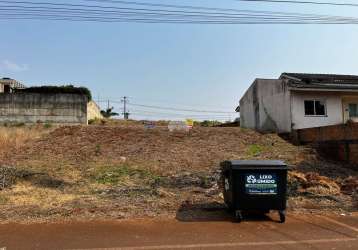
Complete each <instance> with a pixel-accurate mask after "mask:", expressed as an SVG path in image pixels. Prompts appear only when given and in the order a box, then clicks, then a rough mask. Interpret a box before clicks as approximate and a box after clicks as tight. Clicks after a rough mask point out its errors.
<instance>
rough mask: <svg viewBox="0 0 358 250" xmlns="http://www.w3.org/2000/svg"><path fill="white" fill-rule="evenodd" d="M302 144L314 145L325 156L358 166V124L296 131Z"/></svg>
mask: <svg viewBox="0 0 358 250" xmlns="http://www.w3.org/2000/svg"><path fill="white" fill-rule="evenodd" d="M295 132H296V138H297V139H298V141H299V142H300V143H309V144H313V145H314V146H315V147H316V149H317V151H318V152H319V153H320V154H322V155H323V156H325V157H327V158H330V159H333V160H338V161H344V162H348V163H351V164H354V165H358V123H350V124H342V125H334V126H325V127H318V128H307V129H300V130H297V131H295Z"/></svg>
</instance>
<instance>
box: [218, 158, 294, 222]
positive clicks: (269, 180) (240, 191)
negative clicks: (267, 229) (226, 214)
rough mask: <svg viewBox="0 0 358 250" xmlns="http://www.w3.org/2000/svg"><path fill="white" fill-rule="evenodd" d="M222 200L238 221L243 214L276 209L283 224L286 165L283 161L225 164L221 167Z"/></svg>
mask: <svg viewBox="0 0 358 250" xmlns="http://www.w3.org/2000/svg"><path fill="white" fill-rule="evenodd" d="M220 165H221V169H222V177H223V178H222V181H223V183H222V184H223V187H224V192H223V193H224V199H225V203H226V204H227V206H228V208H229V209H230V210H231V211H233V212H235V217H236V219H237V221H239V222H240V221H241V220H242V219H243V217H242V211H260V212H263V213H268V212H269V211H270V210H278V211H279V215H280V221H281V222H282V223H283V222H285V210H286V191H287V190H286V189H287V165H286V164H285V163H284V162H283V161H256V160H252V161H249V160H240V161H224V162H222V163H221V164H220Z"/></svg>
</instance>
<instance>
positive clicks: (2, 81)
mask: <svg viewBox="0 0 358 250" xmlns="http://www.w3.org/2000/svg"><path fill="white" fill-rule="evenodd" d="M23 88H25V85H23V84H22V83H20V82H18V81H16V80H14V79H11V78H6V77H4V78H0V93H11V92H12V91H13V90H14V89H23Z"/></svg>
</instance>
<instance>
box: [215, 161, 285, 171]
mask: <svg viewBox="0 0 358 250" xmlns="http://www.w3.org/2000/svg"><path fill="white" fill-rule="evenodd" d="M222 165H226V166H227V165H229V166H231V168H232V169H252V168H261V169H287V164H286V163H285V162H283V161H280V160H232V161H224V162H223V163H222Z"/></svg>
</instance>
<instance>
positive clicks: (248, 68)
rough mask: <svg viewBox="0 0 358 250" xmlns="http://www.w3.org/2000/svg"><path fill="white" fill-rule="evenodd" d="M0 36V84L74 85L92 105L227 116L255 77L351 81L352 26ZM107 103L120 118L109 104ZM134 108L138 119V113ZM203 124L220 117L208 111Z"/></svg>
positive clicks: (83, 28) (258, 6)
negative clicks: (305, 75) (321, 76)
mask: <svg viewBox="0 0 358 250" xmlns="http://www.w3.org/2000/svg"><path fill="white" fill-rule="evenodd" d="M49 1H50V0H47V2H49ZM35 2H36V1H35ZM39 2H40V1H39ZM53 2H59V1H53ZM61 2H66V1H64V0H63V1H61ZM67 2H70V1H67ZM71 2H72V3H73V2H78V3H81V2H82V3H83V1H79V0H76V1H75V0H74V1H71ZM142 2H152V3H153V2H156V3H173V4H191V5H197V6H213V7H225V8H237V9H252V10H275V11H290V12H304V13H318V14H332V15H345V16H356V17H357V16H358V15H357V14H355V13H357V10H358V8H345V7H323V6H298V5H281V4H263V3H242V2H239V1H234V0H222V1H220V3H217V2H218V1H214V0H203V1H200V0H192V1H183V0H182V1H173V0H166V1H165V0H162V1H160V0H147V1H144V0H142ZM347 2H349V1H347ZM351 2H353V1H351ZM0 30H1V38H0V77H12V78H15V79H17V80H20V81H21V82H23V83H25V84H27V85H40V84H48V83H51V84H64V83H73V84H76V85H84V86H87V87H89V88H90V89H91V90H92V93H93V96H94V99H95V100H96V99H98V98H100V99H101V100H107V99H110V100H119V99H120V98H121V96H124V95H126V96H129V97H130V101H131V102H132V103H137V104H146V105H156V106H158V105H159V106H167V107H175V108H193V109H200V110H220V111H221V110H223V111H228V112H232V111H233V109H234V108H235V107H236V105H237V104H238V100H239V99H240V97H241V96H242V95H243V93H244V92H245V90H246V89H247V88H248V87H249V85H250V84H251V83H252V81H253V80H254V79H255V78H276V77H278V76H279V75H280V73H281V72H285V71H286V72H319V73H341V74H358V49H357V44H358V25H187V24H182V25H180V24H135V23H85V22H81V23H78V22H65V21H19V20H17V21H8V20H7V21H5V20H0ZM102 105H105V104H104V103H102ZM111 105H113V106H115V108H116V109H117V111H118V112H120V109H119V106H120V104H119V103H111ZM144 110H146V111H148V113H147V114H146V115H144V116H143V114H142V115H139V113H140V112H143V111H144ZM130 111H131V112H133V113H138V115H137V116H134V117H135V118H157V119H164V118H169V117H170V118H173V117H174V115H170V116H169V117H166V115H165V114H154V113H155V112H163V113H164V112H165V113H168V112H169V111H163V110H162V111H160V110H151V109H145V108H138V107H134V106H132V107H130ZM150 111H153V113H149V112H150ZM177 113H185V112H177ZM192 115H193V114H192ZM187 116H188V117H190V116H191V114H188V115H187ZM227 116H228V117H232V118H234V117H235V115H233V114H228V115H227ZM205 118H213V119H215V118H217V119H226V117H225V118H223V117H219V115H218V114H209V113H208V114H207V117H205Z"/></svg>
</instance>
